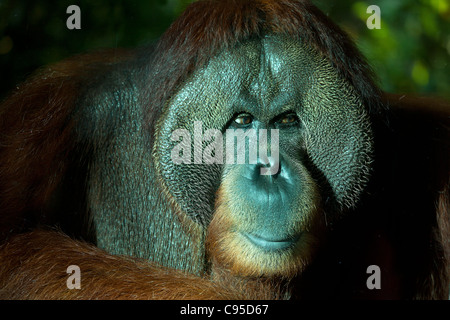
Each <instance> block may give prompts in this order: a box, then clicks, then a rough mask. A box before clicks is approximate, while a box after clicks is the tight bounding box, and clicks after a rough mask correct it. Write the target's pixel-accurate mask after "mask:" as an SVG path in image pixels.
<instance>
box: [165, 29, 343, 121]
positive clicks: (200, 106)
mask: <svg viewBox="0 0 450 320" xmlns="http://www.w3.org/2000/svg"><path fill="white" fill-rule="evenodd" d="M336 74H337V71H336V70H335V69H334V68H333V67H332V66H331V64H330V63H329V62H328V61H327V60H326V59H324V58H322V57H320V56H319V55H318V54H317V53H316V52H315V51H313V50H312V49H311V48H309V47H308V46H306V45H304V44H303V43H302V41H300V40H296V39H291V38H288V37H285V36H280V35H267V36H265V37H263V38H262V39H261V38H258V39H250V40H247V41H245V42H243V43H241V44H239V45H238V46H236V47H234V48H230V49H227V50H224V51H222V52H220V53H219V54H218V55H217V56H215V57H213V58H211V59H210V61H209V62H208V64H207V65H205V66H204V67H203V68H200V69H198V70H196V71H194V73H193V74H192V75H191V76H190V77H189V79H187V81H186V82H184V83H183V85H182V86H181V87H180V88H179V90H178V91H177V92H176V93H175V94H174V95H173V96H172V99H171V100H170V102H169V104H168V105H167V108H166V112H165V117H167V119H168V120H169V121H170V122H172V123H174V124H177V125H179V126H180V127H190V125H189V124H188V123H187V122H192V121H195V120H197V121H203V122H204V124H205V126H208V127H212V128H222V127H223V126H224V125H225V124H226V123H227V121H228V120H230V119H231V118H232V117H233V115H235V114H237V113H241V112H249V113H251V114H252V115H253V116H255V117H257V118H259V119H260V120H262V121H270V120H271V119H272V118H273V117H274V116H276V115H279V114H281V113H283V112H286V111H291V110H295V111H300V110H302V109H303V107H304V104H305V103H306V101H307V100H308V99H310V98H311V97H313V96H315V95H317V92H318V91H323V90H325V91H327V90H331V89H330V88H326V89H324V87H323V84H324V83H330V81H327V79H329V78H330V76H331V77H335V76H336ZM333 75H334V76H333ZM333 90H335V91H336V88H334V89H333ZM338 91H339V90H338ZM327 96H329V95H328V94H327ZM337 96H340V95H337Z"/></svg>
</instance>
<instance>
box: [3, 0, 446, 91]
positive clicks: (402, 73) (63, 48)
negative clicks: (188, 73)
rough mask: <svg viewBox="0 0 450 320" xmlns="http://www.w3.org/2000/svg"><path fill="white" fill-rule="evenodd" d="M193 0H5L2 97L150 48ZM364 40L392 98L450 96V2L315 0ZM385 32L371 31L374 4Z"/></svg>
mask: <svg viewBox="0 0 450 320" xmlns="http://www.w3.org/2000/svg"><path fill="white" fill-rule="evenodd" d="M190 2H191V1H189V0H127V1H115V2H113V3H112V2H111V1H106V0H94V1H92V0H91V1H73V0H71V1H66V0H62V1H61V0H60V1H49V0H47V1H45V0H33V1H29V0H27V1H25V0H0V75H1V79H0V99H1V98H3V97H4V96H5V95H6V94H7V92H9V91H10V90H11V89H12V88H14V86H15V85H16V84H18V83H20V82H21V81H23V80H24V79H25V78H26V77H27V76H29V75H30V74H31V73H32V72H33V71H34V70H35V69H36V68H38V67H40V66H42V65H45V64H48V63H51V62H55V61H58V60H61V59H64V58H66V57H69V56H71V55H73V54H76V53H82V52H86V51H92V50H96V49H100V48H111V47H136V46H139V45H142V44H146V43H149V42H151V41H154V40H155V39H157V38H158V36H159V35H160V34H161V33H162V32H163V31H164V30H165V29H166V28H167V27H168V26H169V25H170V23H171V22H172V21H173V20H174V19H175V18H176V17H177V16H178V15H179V14H180V13H181V12H182V11H183V9H184V8H185V7H186V5H187V4H188V3H190ZM313 2H314V3H315V4H316V5H317V6H319V7H320V8H321V9H322V10H323V11H324V12H325V13H326V14H327V15H329V16H330V17H331V18H332V19H333V20H334V21H335V22H336V23H338V24H339V25H340V26H341V27H342V28H343V29H345V30H346V31H347V32H348V33H349V34H350V35H351V36H352V38H353V39H354V40H355V41H356V43H357V45H358V47H359V48H360V49H361V51H362V52H363V54H364V55H365V56H366V57H367V59H368V60H369V62H370V63H371V65H372V66H373V68H374V69H375V72H376V73H377V75H378V77H379V84H380V86H381V87H382V88H383V89H384V90H386V91H389V92H413V93H419V94H422V95H433V96H440V97H444V98H447V99H448V98H450V88H449V77H450V76H449V75H450V67H449V60H450V59H449V57H450V2H449V1H448V0H395V1H392V0H380V1H371V2H364V1H347V0H340V1H336V0H317V1H313ZM73 4H75V5H78V6H79V7H80V9H81V30H68V29H67V27H66V20H67V18H68V17H69V14H67V13H66V9H67V7H68V6H69V5H73ZM372 4H376V5H378V6H379V7H380V9H381V29H379V30H377V29H373V30H369V29H368V28H367V27H366V20H367V18H368V17H369V16H370V14H368V13H366V9H367V7H368V6H369V5H372Z"/></svg>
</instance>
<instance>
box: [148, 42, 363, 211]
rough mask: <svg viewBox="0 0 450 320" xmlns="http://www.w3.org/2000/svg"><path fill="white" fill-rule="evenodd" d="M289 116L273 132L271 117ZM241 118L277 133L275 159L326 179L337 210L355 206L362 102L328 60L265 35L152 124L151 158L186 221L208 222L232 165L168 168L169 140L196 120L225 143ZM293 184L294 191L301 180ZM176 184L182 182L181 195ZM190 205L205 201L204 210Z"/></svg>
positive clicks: (190, 87)
mask: <svg viewBox="0 0 450 320" xmlns="http://www.w3.org/2000/svg"><path fill="white" fill-rule="evenodd" d="M289 112H293V113H295V115H296V116H297V117H298V119H299V122H298V123H297V124H295V125H294V126H281V127H280V124H279V123H276V119H277V117H279V116H280V115H283V114H285V113H289ZM241 113H248V114H250V115H252V117H253V119H254V122H253V123H252V128H255V129H267V130H269V129H275V128H277V129H280V128H281V129H280V135H279V139H280V141H279V145H280V154H281V156H283V155H285V156H287V157H290V158H291V159H292V161H294V162H298V163H300V165H303V166H304V164H302V163H301V159H300V158H302V157H307V158H308V159H309V160H310V163H311V164H312V165H313V166H314V167H315V169H316V170H318V171H319V172H320V173H321V174H322V175H323V176H324V177H325V178H326V182H327V183H328V184H329V186H330V187H331V189H332V190H333V195H332V197H333V198H334V199H335V201H336V204H337V205H338V206H341V207H350V206H352V205H353V204H354V203H355V202H356V201H357V200H358V197H359V194H360V192H361V190H362V188H363V187H364V185H365V183H366V181H367V178H368V171H369V169H368V165H369V163H370V155H371V148H372V147H371V146H372V140H371V129H370V124H369V120H368V116H367V113H366V111H365V109H364V107H363V106H362V104H361V101H360V100H359V98H358V97H357V95H356V93H355V92H354V90H353V88H352V87H351V86H350V85H349V84H348V83H347V82H345V81H344V80H342V79H340V78H339V76H338V74H337V71H336V70H335V69H334V68H333V66H332V65H331V64H330V63H329V62H328V61H327V60H325V59H324V58H321V57H319V56H318V55H317V54H316V53H314V52H312V51H311V50H308V49H306V48H305V47H304V46H303V45H302V44H301V42H298V41H295V40H292V39H288V38H284V37H280V36H272V35H268V36H266V37H265V38H264V39H262V40H260V39H255V40H250V41H248V42H246V43H243V44H241V45H240V46H238V47H237V48H234V49H231V50H228V51H224V52H222V53H221V54H219V55H218V56H217V57H215V58H213V59H211V61H210V62H209V64H208V65H207V66H206V67H205V68H203V69H201V70H199V71H197V72H195V73H194V74H193V76H192V77H191V78H190V79H189V80H188V81H187V82H186V84H185V85H183V86H182V88H181V89H180V90H179V91H178V92H177V94H176V95H174V96H173V98H172V100H171V101H170V102H169V105H168V106H167V108H166V111H165V113H164V115H163V116H162V117H161V119H160V121H159V124H158V131H157V136H158V138H157V144H156V147H155V148H154V150H155V159H157V162H158V163H160V166H161V167H160V173H161V175H162V177H163V179H164V181H165V183H166V184H167V187H168V189H169V191H170V193H171V194H173V196H175V198H177V200H178V201H179V203H180V204H181V206H182V207H183V209H184V210H185V211H186V212H187V213H188V215H191V216H201V215H203V214H204V213H205V210H206V211H207V212H206V213H207V216H210V213H211V212H212V211H213V208H214V197H215V192H216V190H217V188H218V186H219V185H218V184H217V183H216V182H217V181H221V180H222V179H224V178H226V176H227V174H228V172H229V171H230V170H233V169H232V168H233V166H228V165H227V164H224V165H209V166H208V165H174V164H173V161H172V160H171V159H170V155H171V152H170V151H171V150H172V149H173V148H174V147H175V145H176V144H177V142H174V141H171V139H170V137H171V133H172V132H173V131H174V130H176V129H180V128H184V129H187V130H188V131H189V132H191V133H192V132H193V126H194V121H201V122H202V127H203V130H204V131H205V130H207V129H219V130H221V131H222V132H223V133H224V136H226V134H225V133H226V129H229V128H230V127H229V126H230V124H231V123H232V119H233V118H234V117H235V116H236V115H237V114H241ZM207 145H208V142H204V147H205V146H207ZM223 149H224V150H225V149H226V148H225V145H224V148H223ZM280 165H281V170H283V163H281V164H280ZM242 170H243V171H245V169H242ZM298 179H299V180H300V182H299V184H300V185H301V180H302V178H301V177H298ZM179 181H185V182H186V183H185V184H183V187H182V188H180V184H179V183H178V182H179ZM236 188H239V183H237V185H236ZM297 193H299V194H300V193H301V192H300V190H299V192H297ZM294 194H296V193H295V192H294ZM186 195H188V196H186ZM197 199H205V200H207V201H206V202H208V204H209V207H208V206H206V207H205V203H204V202H205V201H197ZM290 200H292V199H290ZM288 202H289V200H286V202H280V205H283V206H287V205H288Z"/></svg>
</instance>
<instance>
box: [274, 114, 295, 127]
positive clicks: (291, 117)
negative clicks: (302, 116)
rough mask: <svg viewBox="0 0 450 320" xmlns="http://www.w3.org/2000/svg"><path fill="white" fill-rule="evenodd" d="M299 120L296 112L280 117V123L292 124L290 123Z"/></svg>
mask: <svg viewBox="0 0 450 320" xmlns="http://www.w3.org/2000/svg"><path fill="white" fill-rule="evenodd" d="M297 121H298V117H297V115H296V114H293V113H290V114H287V115H285V116H284V117H282V118H280V120H278V123H281V124H290V123H294V122H297Z"/></svg>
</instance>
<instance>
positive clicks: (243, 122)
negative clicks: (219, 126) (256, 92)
mask: <svg viewBox="0 0 450 320" xmlns="http://www.w3.org/2000/svg"><path fill="white" fill-rule="evenodd" d="M234 122H235V123H236V124H237V125H238V126H248V125H249V124H251V123H252V122H253V117H252V116H251V115H250V114H248V113H242V114H240V115H238V116H237V117H236V119H234Z"/></svg>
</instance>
